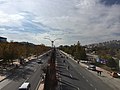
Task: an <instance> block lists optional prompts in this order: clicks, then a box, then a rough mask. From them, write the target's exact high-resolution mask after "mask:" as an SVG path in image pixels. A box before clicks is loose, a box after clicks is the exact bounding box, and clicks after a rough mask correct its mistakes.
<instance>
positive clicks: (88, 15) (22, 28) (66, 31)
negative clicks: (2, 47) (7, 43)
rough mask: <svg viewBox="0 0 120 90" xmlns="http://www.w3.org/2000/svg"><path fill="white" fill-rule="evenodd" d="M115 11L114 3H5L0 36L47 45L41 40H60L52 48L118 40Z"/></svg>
mask: <svg viewBox="0 0 120 90" xmlns="http://www.w3.org/2000/svg"><path fill="white" fill-rule="evenodd" d="M2 1H3V2H4V0H2ZM119 10H120V4H119V1H118V0H110V2H109V0H69V1H68V0H66V1H61V0H52V1H51V0H34V1H33V0H17V1H16V0H13V2H12V1H9V0H8V1H6V2H5V3H1V6H0V28H1V29H0V33H1V34H2V35H4V36H5V35H6V36H7V37H8V38H10V39H14V38H15V36H19V37H17V38H16V40H22V39H23V40H27V41H32V42H34V43H37V41H38V42H39V43H40V42H41V43H42V42H43V43H45V44H47V45H48V43H47V41H46V40H44V39H43V38H44V37H45V36H49V37H50V38H51V39H53V40H54V39H55V38H59V37H62V38H63V39H62V40H60V41H57V42H56V45H59V44H68V45H69V44H74V43H76V42H77V41H78V40H79V41H80V42H81V43H82V44H89V43H94V42H101V41H107V40H111V39H112V40H113V39H120V36H119V32H120V13H119ZM3 28H4V29H3ZM117 33H118V34H117ZM27 36H28V37H27ZM21 38H22V39H21ZM49 44H50V43H49Z"/></svg>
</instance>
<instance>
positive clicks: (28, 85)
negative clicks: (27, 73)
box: [19, 82, 30, 90]
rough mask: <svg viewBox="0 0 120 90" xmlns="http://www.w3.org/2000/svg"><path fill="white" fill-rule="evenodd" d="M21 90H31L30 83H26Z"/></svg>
mask: <svg viewBox="0 0 120 90" xmlns="http://www.w3.org/2000/svg"><path fill="white" fill-rule="evenodd" d="M19 90H30V83H29V82H24V83H23V84H22V85H21V86H20V87H19Z"/></svg>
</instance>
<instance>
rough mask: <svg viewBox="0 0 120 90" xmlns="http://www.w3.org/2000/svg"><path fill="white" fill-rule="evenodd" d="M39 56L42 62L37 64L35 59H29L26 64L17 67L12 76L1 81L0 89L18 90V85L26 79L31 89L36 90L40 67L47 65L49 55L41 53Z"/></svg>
mask: <svg viewBox="0 0 120 90" xmlns="http://www.w3.org/2000/svg"><path fill="white" fill-rule="evenodd" d="M39 58H40V59H41V60H42V61H43V64H38V63H37V62H36V61H37V60H32V61H30V62H29V63H27V65H26V66H24V67H21V68H19V69H17V70H16V71H15V73H14V74H13V75H12V76H10V77H9V78H8V79H5V80H4V81H3V82H1V83H0V85H3V86H2V88H0V90H18V88H19V86H21V84H22V83H23V82H26V81H29V82H30V84H31V90H36V88H37V86H38V83H39V81H40V80H41V75H42V73H43V71H42V68H43V67H44V66H45V65H47V60H48V59H49V58H50V57H49V56H46V55H43V56H42V57H39Z"/></svg>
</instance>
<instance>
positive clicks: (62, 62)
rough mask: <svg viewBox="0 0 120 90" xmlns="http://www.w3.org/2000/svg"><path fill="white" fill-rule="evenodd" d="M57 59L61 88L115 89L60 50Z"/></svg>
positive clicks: (63, 89) (85, 89)
mask: <svg viewBox="0 0 120 90" xmlns="http://www.w3.org/2000/svg"><path fill="white" fill-rule="evenodd" d="M56 60H57V72H58V75H59V84H60V90H113V89H112V88H111V87H109V86H108V85H107V84H105V83H104V82H103V81H102V80H100V79H99V78H98V77H96V76H95V75H93V74H92V73H90V72H89V71H88V70H87V69H85V68H83V67H81V66H80V65H79V64H77V63H76V62H74V61H73V60H71V59H70V58H66V56H65V55H64V54H63V53H61V52H60V51H58V52H57V59H56ZM68 66H69V68H68Z"/></svg>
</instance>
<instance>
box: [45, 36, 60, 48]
mask: <svg viewBox="0 0 120 90" xmlns="http://www.w3.org/2000/svg"><path fill="white" fill-rule="evenodd" d="M44 39H48V40H49V41H51V43H52V47H53V46H54V42H55V41H56V40H60V39H62V38H56V39H54V40H51V39H50V38H44Z"/></svg>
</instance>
